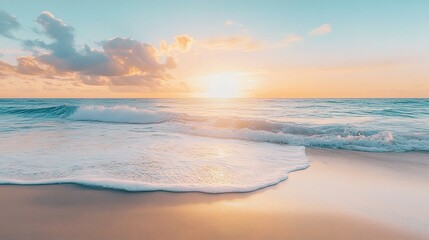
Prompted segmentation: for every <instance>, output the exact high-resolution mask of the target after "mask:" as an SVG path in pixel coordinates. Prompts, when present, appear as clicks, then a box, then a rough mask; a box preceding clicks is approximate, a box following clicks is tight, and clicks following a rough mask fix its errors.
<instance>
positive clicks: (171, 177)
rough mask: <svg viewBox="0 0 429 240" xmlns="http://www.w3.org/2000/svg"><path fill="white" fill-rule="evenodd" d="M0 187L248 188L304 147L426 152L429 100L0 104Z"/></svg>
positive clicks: (276, 178)
mask: <svg viewBox="0 0 429 240" xmlns="http://www.w3.org/2000/svg"><path fill="white" fill-rule="evenodd" d="M0 134H1V135H0V136H1V138H0V154H1V155H0V169H1V170H0V182H1V183H8V184H10V183H12V184H40V183H65V182H72V183H79V184H86V185H92V186H100V187H107V188H116V189H123V190H129V191H148V190H168V191H203V192H237V191H238V192H239V191H252V190H256V189H259V188H263V187H266V186H269V185H273V184H276V183H278V182H280V181H282V180H285V179H286V178H287V175H288V173H289V172H291V171H295V170H298V169H304V168H306V167H308V164H309V163H308V159H307V157H306V156H305V151H304V150H305V147H318V148H332V149H348V150H357V151H370V152H406V151H429V99H231V100H216V99H1V100H0Z"/></svg>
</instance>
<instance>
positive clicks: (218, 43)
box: [202, 35, 264, 52]
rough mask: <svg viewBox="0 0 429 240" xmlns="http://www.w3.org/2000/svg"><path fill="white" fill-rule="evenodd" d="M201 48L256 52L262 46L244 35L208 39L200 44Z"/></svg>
mask: <svg viewBox="0 0 429 240" xmlns="http://www.w3.org/2000/svg"><path fill="white" fill-rule="evenodd" d="M202 46H203V47H205V48H208V49H215V50H233V51H247V52H250V51H256V50H260V49H262V48H263V47H264V45H263V44H262V43H261V42H259V41H256V40H254V39H253V38H251V37H249V36H246V35H235V36H227V37H215V38H210V39H207V40H205V41H203V42H202Z"/></svg>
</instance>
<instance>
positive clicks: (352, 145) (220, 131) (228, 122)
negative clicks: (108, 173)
mask: <svg viewBox="0 0 429 240" xmlns="http://www.w3.org/2000/svg"><path fill="white" fill-rule="evenodd" d="M68 119H71V120H82V121H99V122H111V123H140V124H152V123H163V122H168V123H167V124H166V125H165V126H164V125H162V126H159V128H161V129H163V130H166V131H169V132H177V133H183V134H191V135H197V136H205V137H215V138H224V139H240V140H247V141H254V142H270V143H276V144H287V145H292V146H307V147H322V148H337V149H349V150H358V151H371V152H391V151H393V152H404V151H429V137H428V136H427V135H425V134H419V133H407V134H404V133H400V132H394V131H388V130H378V131H377V130H370V129H368V130H365V129H363V130H360V129H357V128H353V127H351V126H350V125H349V124H342V123H337V124H314V123H313V124H308V123H307V124H303V123H294V122H277V121H272V120H265V119H258V118H240V117H235V118H234V117H224V116H215V117H207V116H198V115H191V114H185V113H174V112H165V111H153V110H145V109H140V108H135V107H128V106H109V107H106V106H82V107H79V108H77V110H76V111H75V112H74V113H73V114H71V115H70V116H69V117H68ZM331 121H333V120H331ZM341 121H342V120H341ZM361 122H362V121H361V120H359V121H358V123H361Z"/></svg>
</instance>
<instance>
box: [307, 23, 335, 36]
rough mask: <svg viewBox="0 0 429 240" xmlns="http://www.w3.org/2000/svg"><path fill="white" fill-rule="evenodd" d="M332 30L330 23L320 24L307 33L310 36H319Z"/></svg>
mask: <svg viewBox="0 0 429 240" xmlns="http://www.w3.org/2000/svg"><path fill="white" fill-rule="evenodd" d="M331 31H332V27H331V25H330V24H322V25H321V26H319V27H317V28H315V29H313V30H311V31H310V32H309V33H308V34H309V35H311V36H321V35H325V34H328V33H330V32H331Z"/></svg>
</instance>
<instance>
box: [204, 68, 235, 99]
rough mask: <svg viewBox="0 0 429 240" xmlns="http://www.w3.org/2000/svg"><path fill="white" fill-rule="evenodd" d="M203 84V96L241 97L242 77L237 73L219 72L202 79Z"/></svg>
mask: <svg viewBox="0 0 429 240" xmlns="http://www.w3.org/2000/svg"><path fill="white" fill-rule="evenodd" d="M202 80H203V81H204V85H205V93H204V96H205V97H207V98H238V97H242V95H243V90H242V86H241V85H242V84H241V82H242V79H240V74H237V73H220V74H215V75H211V76H208V77H205V78H203V79H202Z"/></svg>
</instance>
